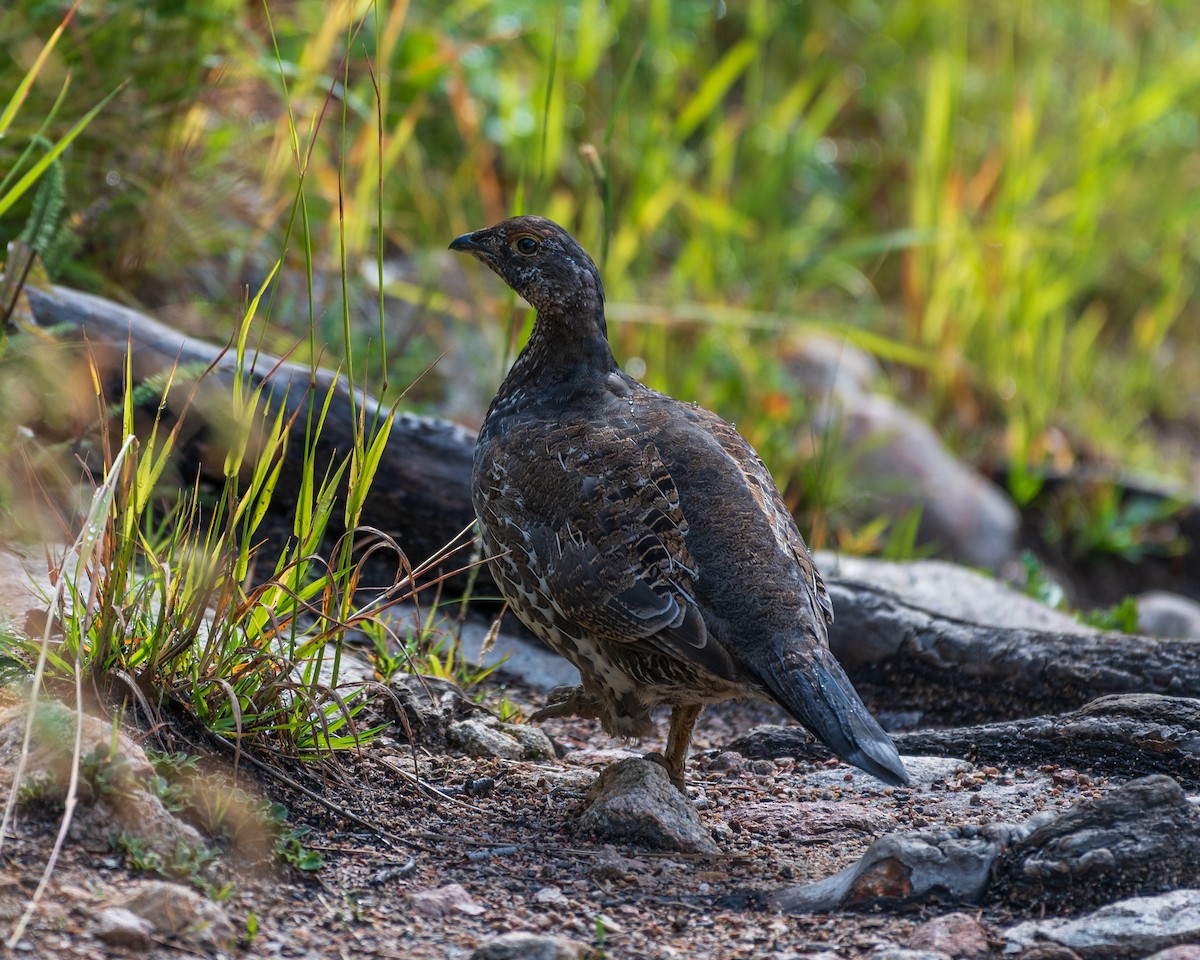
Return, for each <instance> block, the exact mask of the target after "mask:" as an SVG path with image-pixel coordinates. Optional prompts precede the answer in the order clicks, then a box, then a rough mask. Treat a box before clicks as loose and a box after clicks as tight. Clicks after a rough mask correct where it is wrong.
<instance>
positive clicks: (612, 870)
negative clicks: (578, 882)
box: [588, 844, 647, 880]
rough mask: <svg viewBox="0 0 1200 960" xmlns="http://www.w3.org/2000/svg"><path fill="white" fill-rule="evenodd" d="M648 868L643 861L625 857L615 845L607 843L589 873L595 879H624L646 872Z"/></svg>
mask: <svg viewBox="0 0 1200 960" xmlns="http://www.w3.org/2000/svg"><path fill="white" fill-rule="evenodd" d="M646 869H647V868H646V865H645V864H644V863H643V862H642V861H640V860H633V859H631V858H630V857H623V856H621V854H619V853H618V852H617V850H616V848H615V847H612V846H609V845H607V844H606V845H605V847H604V850H603V851H602V852H601V854H600V856H598V857H597V858H596V859H595V861H593V863H592V866H591V869H590V870H588V875H589V876H591V877H592V878H593V879H595V880H624V879H626V878H627V877H629V876H631V875H632V874H637V873H645V872H646Z"/></svg>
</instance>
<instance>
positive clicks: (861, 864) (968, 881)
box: [770, 823, 1026, 913]
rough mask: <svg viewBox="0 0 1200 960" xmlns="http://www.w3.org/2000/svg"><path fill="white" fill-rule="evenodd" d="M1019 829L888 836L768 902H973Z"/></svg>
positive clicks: (822, 906) (806, 908) (815, 905)
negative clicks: (848, 861) (829, 871)
mask: <svg viewBox="0 0 1200 960" xmlns="http://www.w3.org/2000/svg"><path fill="white" fill-rule="evenodd" d="M1025 832H1026V830H1025V829H1024V828H1022V827H1021V826H1018V825H1016V824H1006V823H998V824H989V825H987V826H972V825H964V826H959V827H952V828H950V829H948V830H943V831H939V832H936V833H935V832H932V831H911V832H906V833H895V834H890V835H888V836H886V837H881V838H880V839H878V840H876V841H875V842H874V843H872V844H871V846H870V847H869V848H868V849H867V852H866V853H865V854H864V855H863V857H862V859H861V860H859V861H858V862H857V863H854V864H851V865H850V866H849V867H847V868H846V869H844V870H842V871H840V872H839V873H835V874H834V875H833V876H830V877H826V878H825V879H824V880H818V881H816V882H814V883H807V884H802V885H801V886H798V887H792V888H789V889H786V890H781V891H780V892H779V893H777V894H774V895H773V896H772V897H771V898H770V900H771V903H772V905H773V906H774V907H775V908H776V909H778V910H782V911H783V912H785V913H818V912H825V911H829V910H841V909H847V908H851V907H865V906H871V905H876V904H881V903H882V904H892V903H901V902H920V901H922V900H927V899H930V898H931V897H935V896H936V897H938V898H939V899H949V900H951V901H957V902H960V903H973V902H975V901H977V900H978V899H979V897H980V896H982V894H983V891H984V890H985V889H987V885H988V882H989V880H990V878H991V872H992V865H993V864H994V863H995V862H996V857H997V856H998V854H999V852H1000V850H1001V849H1003V848H1004V847H1006V846H1008V845H1009V844H1011V843H1012V841H1013V839H1014V838H1015V837H1018V836H1023V835H1024V834H1025Z"/></svg>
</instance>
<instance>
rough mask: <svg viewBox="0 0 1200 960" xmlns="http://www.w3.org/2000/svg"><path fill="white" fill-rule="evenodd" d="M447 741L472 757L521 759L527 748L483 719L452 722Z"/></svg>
mask: <svg viewBox="0 0 1200 960" xmlns="http://www.w3.org/2000/svg"><path fill="white" fill-rule="evenodd" d="M446 742H447V743H449V744H450V746H452V747H455V748H457V749H459V750H461V751H462V752H463V753H465V754H467V755H468V756H472V757H497V758H499V759H502V760H520V759H521V758H522V757H524V756H525V748H524V747H523V746H521V744H520V743H519V742H518V741H517V739H516V738H515V737H512V736H510V735H509V734H507V733H504V732H502V731H500V730H497V729H496V728H494V727H492V726H489V725H488V724H486V723H484V722H483V721H482V720H459V721H458V722H457V723H452V724H450V726H449V727H448V728H447V730H446Z"/></svg>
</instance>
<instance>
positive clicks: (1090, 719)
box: [725, 694, 1200, 789]
mask: <svg viewBox="0 0 1200 960" xmlns="http://www.w3.org/2000/svg"><path fill="white" fill-rule="evenodd" d="M892 739H893V740H894V741H895V743H896V748H897V749H898V750H899V751H900V753H901V754H903V755H905V756H924V757H959V758H962V759H964V760H969V761H971V762H973V763H976V764H979V765H989V766H995V767H1004V768H1013V767H1033V766H1041V765H1043V764H1056V765H1059V766H1061V767H1064V768H1072V769H1075V770H1082V771H1088V772H1090V773H1094V774H1099V775H1103V776H1112V777H1140V776H1145V775H1147V774H1152V773H1165V774H1170V775H1171V776H1173V777H1176V778H1177V779H1178V780H1179V781H1180V782H1182V783H1184V784H1185V785H1187V786H1188V787H1190V788H1193V789H1200V700H1194V699H1190V698H1184V697H1163V696H1157V695H1154V694H1133V695H1116V696H1111V697H1102V698H1100V699H1098V700H1094V701H1092V702H1091V703H1089V704H1087V705H1086V706H1084V707H1082V708H1081V709H1079V710H1074V711H1071V712H1070V713H1064V714H1060V715H1057V716H1043V717H1033V718H1031V719H1028V720H1015V721H1011V722H1007V723H988V724H983V725H981V726H974V727H956V728H953V729H949V730H923V731H919V732H916V733H901V734H895V735H893V738H892ZM725 749H728V750H733V751H735V752H737V753H740V754H741V755H742V756H744V757H750V758H752V759H775V758H777V757H798V758H803V759H812V760H821V759H825V758H827V757H828V755H829V754H828V752H827V751H826V750H825V749H824V748H823V747H822V746H820V744H817V743H815V742H814V741H813V740H812V738H811V737H810V736H809V735H808V734H807V733H805V731H804V730H803V729H801V728H800V727H782V726H762V727H758V728H757V729H755V730H753V731H751V732H750V733H749V734H747V735H746V736H744V737H739V738H738V739H737V740H734V741H733V742H732V743H731V744H729V745H728V747H727V748H725Z"/></svg>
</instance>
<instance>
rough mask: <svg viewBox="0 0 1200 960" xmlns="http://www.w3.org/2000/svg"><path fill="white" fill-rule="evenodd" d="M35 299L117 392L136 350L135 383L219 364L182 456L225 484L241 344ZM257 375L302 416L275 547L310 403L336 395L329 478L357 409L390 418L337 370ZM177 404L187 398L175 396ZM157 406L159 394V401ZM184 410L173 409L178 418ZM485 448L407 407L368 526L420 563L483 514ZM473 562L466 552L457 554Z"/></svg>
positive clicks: (326, 447)
mask: <svg viewBox="0 0 1200 960" xmlns="http://www.w3.org/2000/svg"><path fill="white" fill-rule="evenodd" d="M25 296H26V298H27V299H28V302H29V305H30V308H31V309H32V311H33V314H34V318H35V319H36V321H37V322H38V324H39V325H40V326H42V327H47V328H54V329H55V330H56V332H58V334H59V337H60V339H65V340H70V339H71V335H70V331H77V332H78V338H77V342H78V343H79V344H80V345H81V349H82V344H83V343H85V342H86V344H87V346H88V347H89V348H90V349H91V350H92V351H93V353H94V354H95V355H96V356H97V357H98V358H99V360H100V362H101V364H102V365H103V369H102V373H106V374H108V381H109V383H108V385H109V387H110V388H111V390H112V392H113V393H112V395H113V396H115V397H116V398H117V399H119V397H120V391H121V387H122V382H123V366H124V361H125V355H126V352H127V351H128V350H129V349H130V347H131V356H132V371H133V379H134V382H135V384H138V383H144V382H146V381H147V380H150V379H151V378H153V377H156V376H159V375H161V374H162V373H163V372H164V371H167V370H169V369H170V368H171V367H172V366H173V365H176V364H178V365H179V366H180V367H181V368H193V369H194V368H203V367H207V366H208V365H210V364H211V365H212V372H211V374H209V376H208V377H206V386H208V387H211V388H212V389H205V390H202V391H200V392H198V393H197V395H196V397H195V399H194V401H193V403H192V405H191V407H190V408H189V409H188V411H187V412H186V414H185V416H186V418H187V423H186V425H185V429H184V430H183V431H182V432H181V435H180V443H179V446H178V448H177V449H176V450H175V451H174V452H173V454H172V456H173V457H174V459H175V462H176V466H177V468H178V473H179V475H180V478H181V481H182V482H184V483H190V482H192V481H193V480H194V479H195V474H196V472H197V471H198V472H199V474H200V477H201V478H202V479H206V480H210V481H212V482H214V483H216V484H218V485H219V484H220V482H221V480H222V479H223V474H222V470H223V464H224V459H225V447H224V446H223V445H222V444H221V430H220V424H221V423H222V422H223V421H222V417H223V416H225V415H227V410H228V393H229V389H230V386H231V384H232V382H233V379H234V377H235V373H236V366H237V360H236V357H235V356H234V353H233V351H231V350H228V349H226V348H224V347H221V346H216V345H213V344H210V343H206V342H204V341H202V340H197V339H194V338H192V337H188V336H185V335H184V334H181V333H179V332H177V331H175V330H172V329H170V328H169V327H167V326H165V325H164V324H162V323H159V322H158V321H157V320H153V319H151V318H150V317H147V316H145V315H144V314H141V313H138V312H137V311H136V310H131V309H128V308H127V307H123V306H120V305H119V304H116V303H113V302H111V301H109V300H105V299H102V298H100V297H94V296H91V295H89V294H86V293H80V292H78V291H75V290H69V289H66V288H63V287H55V288H54V290H53V291H52V292H50V293H47V292H45V291H42V290H39V289H37V288H35V287H27V288H26V289H25ZM247 362H248V365H249V360H248V361H247ZM250 380H251V382H252V383H254V384H259V383H262V384H265V387H266V395H267V397H268V402H269V403H270V404H271V405H272V408H274V405H275V404H282V405H283V406H284V408H285V410H286V412H287V415H288V416H289V417H290V416H291V415H292V414H295V413H298V414H299V416H297V417H296V418H295V420H294V421H293V424H292V429H291V437H290V442H289V446H288V452H287V454H286V456H285V459H284V466H283V471H282V474H281V476H280V482H279V484H278V485H277V487H276V490H275V493H274V496H273V498H272V504H271V514H270V516H269V517H268V519H267V522H266V524H265V527H264V532H265V534H266V535H267V536H268V538H269V539H270V540H271V541H272V542H281V539H282V538H283V537H285V536H287V535H288V534H289V533H290V532H291V529H292V520H293V517H294V511H295V506H296V500H297V497H296V494H297V491H298V490H299V487H300V481H301V472H300V471H301V465H302V459H303V458H302V451H303V448H304V441H305V431H306V430H307V429H308V420H307V416H306V412H307V410H306V408H307V406H308V404H309V402H310V400H311V401H313V402H314V403H315V404H316V406H317V410H318V411H319V410H320V405H321V403H322V402H323V400H324V398H325V396H326V393H327V391H329V390H330V389H332V391H333V401H332V404H331V406H330V410H329V414H328V416H327V418H326V423H325V427H324V430H323V431H322V433H321V435H320V436H319V437H318V438H317V440H316V442H315V446H314V453H315V463H316V476H317V477H318V478H319V477H321V476H323V475H324V472H325V469H326V467H327V466H328V465H329V464H334V463H338V462H340V461H341V460H342V459H343V458H345V456H346V455H347V453H348V452H349V451H350V449H351V448H352V443H353V435H354V433H353V431H354V422H355V420H354V417H355V411H356V409H357V410H359V411H361V414H362V416H363V417H364V418H365V421H366V422H367V423H370V422H372V421H373V420H374V419H375V418H379V417H385V416H387V414H388V411H387V409H386V408H381V406H380V404H379V403H378V402H377V401H376V400H375V398H373V397H371V396H369V395H359V396H358V397H357V398H353V397H352V396H351V394H350V391H349V390H348V388H347V387H346V383H345V378H344V377H342V378H338V377H337V375H336V374H335V373H333V372H331V371H328V370H317V371H316V372H315V373H314V371H313V370H312V369H311V368H310V367H309V366H308V365H307V364H299V363H292V362H287V361H281V360H280V359H278V358H276V357H273V356H269V355H267V354H258V355H257V356H255V357H254V358H253V366H252V367H251V372H250ZM184 392H186V391H181V392H180V393H181V394H182V393H184ZM171 399H172V401H173V402H175V403H178V402H179V400H176V399H175V394H174V393H173V394H172V398H171ZM355 399H357V403H354V402H353V401H354V400H355ZM156 404H157V400H154V401H153V402H152V403H151V404H150V406H151V408H153V407H154V406H155V405H156ZM179 412H180V411H178V410H177V409H176V410H174V411H173V410H172V409H171V408H170V407H169V408H168V410H167V411H166V416H167V419H168V421H171V417H172V415H173V413H174V414H176V415H178V414H179ZM474 443H475V438H474V436H473V435H472V434H471V432H470V431H468V430H465V429H463V428H461V427H458V426H456V425H454V424H451V423H449V422H447V421H444V420H439V419H436V418H434V417H423V416H416V415H413V414H407V413H401V414H397V415H396V417H395V422H394V424H393V427H392V432H391V436H390V438H389V442H388V444H387V448H386V450H385V451H384V455H383V459H382V462H381V464H380V467H379V474H378V480H377V482H376V483H375V484H374V485H373V486H372V489H371V492H370V493H369V494H368V496H367V501H366V504H365V506H364V510H363V523H364V525H366V526H369V527H374V528H376V529H378V530H380V531H382V532H383V533H385V534H387V535H389V536H392V537H394V538H395V540H396V541H397V543H398V544H399V545H400V547H401V549H403V550H404V552H405V553H406V554H407V556H408V558H409V560H410V561H411V562H413V563H420V562H421V561H423V560H425V559H426V558H428V557H430V556H431V555H433V553H434V552H435V551H437V550H438V549H440V548H441V547H442V546H444V545H445V544H446V543H447V542H449V541H450V540H451V539H452V538H453V537H454V536H456V535H457V534H458V533H459V532H460V531H461V530H462V529H463V528H465V527H466V526H467V525H468V524H470V523H471V522H472V521H473V519H474V512H473V510H472V508H471V500H470V476H471V456H472V453H473V450H474ZM344 487H345V484H344V483H343V490H344ZM334 516H335V518H337V519H340V516H341V511H340V510H336V511H335V514H334ZM343 532H344V530H343V528H341V527H339V526H338V524H337V522H335V523H334V525H333V528H332V529H331V531H330V533H331V536H335V537H336V536H338V535H340V534H341V533H343ZM464 559H465V558H464V557H462V556H461V555H460V556H459V557H458V558H456V560H457V561H462V560H464ZM456 565H457V564H456ZM485 579H486V578H485Z"/></svg>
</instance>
